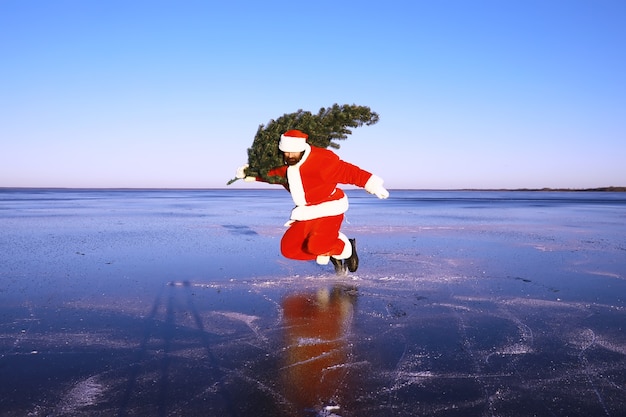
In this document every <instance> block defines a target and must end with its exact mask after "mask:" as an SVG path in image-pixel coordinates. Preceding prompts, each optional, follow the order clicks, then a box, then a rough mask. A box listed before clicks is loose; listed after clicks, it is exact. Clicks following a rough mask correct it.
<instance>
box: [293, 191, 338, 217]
mask: <svg viewBox="0 0 626 417" xmlns="http://www.w3.org/2000/svg"><path fill="white" fill-rule="evenodd" d="M348 207H349V203H348V197H347V196H346V195H344V196H343V197H341V198H340V199H339V200H331V201H324V202H323V203H319V204H313V205H310V206H296V207H294V209H293V210H291V217H290V218H291V220H299V221H302V220H312V219H319V218H320V217H327V216H337V215H339V214H343V213H345V212H346V211H348Z"/></svg>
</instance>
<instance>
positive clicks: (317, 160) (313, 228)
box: [237, 130, 389, 273]
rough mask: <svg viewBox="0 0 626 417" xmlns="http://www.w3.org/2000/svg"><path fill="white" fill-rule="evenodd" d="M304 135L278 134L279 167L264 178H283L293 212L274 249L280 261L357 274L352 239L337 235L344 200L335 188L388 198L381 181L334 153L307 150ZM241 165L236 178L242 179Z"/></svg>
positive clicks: (316, 148)
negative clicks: (354, 188) (328, 266)
mask: <svg viewBox="0 0 626 417" xmlns="http://www.w3.org/2000/svg"><path fill="white" fill-rule="evenodd" d="M307 139H308V135H307V134H306V133H304V132H301V131H299V130H289V131H287V132H285V133H284V134H282V135H281V137H280V141H279V144H278V148H279V149H280V151H281V152H282V153H283V160H284V165H282V166H280V167H276V168H274V169H272V170H270V172H269V173H268V176H279V177H283V178H285V179H286V185H285V187H286V188H287V190H288V191H289V192H290V193H291V196H292V198H293V202H294V203H295V207H294V209H293V210H292V211H291V218H290V220H289V222H287V224H286V226H288V227H289V228H288V229H287V231H286V232H285V235H284V236H283V238H282V240H281V244H280V249H281V252H282V254H283V256H285V257H286V258H289V259H297V260H304V261H308V260H316V261H317V263H318V264H320V265H326V264H328V262H329V261H331V262H332V263H333V265H334V266H335V271H336V272H337V273H345V270H346V269H347V270H348V271H350V272H354V271H356V270H357V268H358V266H359V258H358V255H357V252H356V240H355V239H348V238H347V237H346V235H344V234H343V233H342V232H340V229H341V224H342V222H343V217H344V213H345V212H346V211H347V210H348V197H347V196H346V194H345V193H344V192H343V190H341V189H340V188H338V187H337V184H352V185H356V186H358V187H362V188H364V189H365V190H366V191H367V192H369V193H370V194H374V195H376V196H377V197H378V198H387V197H389V192H388V191H387V190H386V189H385V188H384V187H383V180H382V179H381V178H380V177H378V176H376V175H373V174H372V173H370V172H367V171H365V170H363V169H361V168H359V167H357V166H356V165H353V164H350V163H348V162H345V161H343V160H341V159H340V158H339V157H338V156H337V155H336V154H335V153H334V152H332V151H330V150H328V149H324V148H318V147H315V146H311V145H309V144H308V143H307ZM245 168H246V166H243V167H241V168H239V169H238V170H237V178H244V179H245V180H247V181H258V180H261V179H260V178H255V177H246V176H245Z"/></svg>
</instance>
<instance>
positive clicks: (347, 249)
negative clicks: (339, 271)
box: [333, 232, 352, 259]
mask: <svg viewBox="0 0 626 417" xmlns="http://www.w3.org/2000/svg"><path fill="white" fill-rule="evenodd" d="M339 239H341V240H343V243H344V244H345V245H344V247H343V252H341V253H340V254H339V255H333V258H335V259H348V258H349V257H351V256H352V244H351V243H350V241H349V240H348V237H347V236H346V235H344V234H343V233H341V232H339Z"/></svg>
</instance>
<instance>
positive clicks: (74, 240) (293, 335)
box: [0, 189, 626, 417]
mask: <svg viewBox="0 0 626 417" xmlns="http://www.w3.org/2000/svg"><path fill="white" fill-rule="evenodd" d="M348 195H349V197H350V203H351V207H350V210H349V211H348V213H347V216H346V222H345V224H344V229H343V231H344V233H345V234H346V235H347V236H348V237H356V238H357V244H358V248H359V257H360V259H361V262H360V267H359V270H358V272H356V273H354V274H349V275H348V276H346V277H338V276H336V275H335V274H334V272H333V271H332V266H331V265H329V266H325V267H322V266H319V265H317V264H315V263H314V262H297V261H291V260H287V259H284V258H282V256H281V255H280V253H279V241H280V238H281V236H282V233H283V232H284V230H285V229H284V227H283V224H284V223H285V221H286V220H287V218H288V216H289V212H290V210H291V208H292V205H293V204H292V202H291V199H290V197H289V195H288V194H287V193H286V192H285V191H283V190H279V189H276V190H261V189H257V190H236V189H233V190H146V191H138V190H35V189H29V190H13V189H0V230H1V234H0V416H3V417H6V416H27V415H28V416H259V417H261V416H274V417H280V416H332V415H335V416H343V417H346V416H358V417H367V416H429V417H432V416H459V417H472V416H511V417H513V416H515V417H524V416H568V417H573V416H581V417H583V416H584V417H589V416H615V417H617V416H624V415H626V332H625V331H624V324H625V323H626V300H625V299H626V193H600V192H598V193H586V192H569V193H559V192H482V191H480V192H479V191H466V192H452V191H394V190H392V191H391V197H390V198H389V199H388V200H378V199H377V198H375V197H372V196H370V195H368V194H367V193H365V192H364V191H362V190H350V191H348Z"/></svg>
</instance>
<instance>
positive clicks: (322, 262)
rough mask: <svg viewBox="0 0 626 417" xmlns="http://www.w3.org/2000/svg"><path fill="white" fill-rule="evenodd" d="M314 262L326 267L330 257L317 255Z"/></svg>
mask: <svg viewBox="0 0 626 417" xmlns="http://www.w3.org/2000/svg"><path fill="white" fill-rule="evenodd" d="M315 261H316V262H317V263H318V264H319V265H328V261H330V256H328V255H317V259H315Z"/></svg>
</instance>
